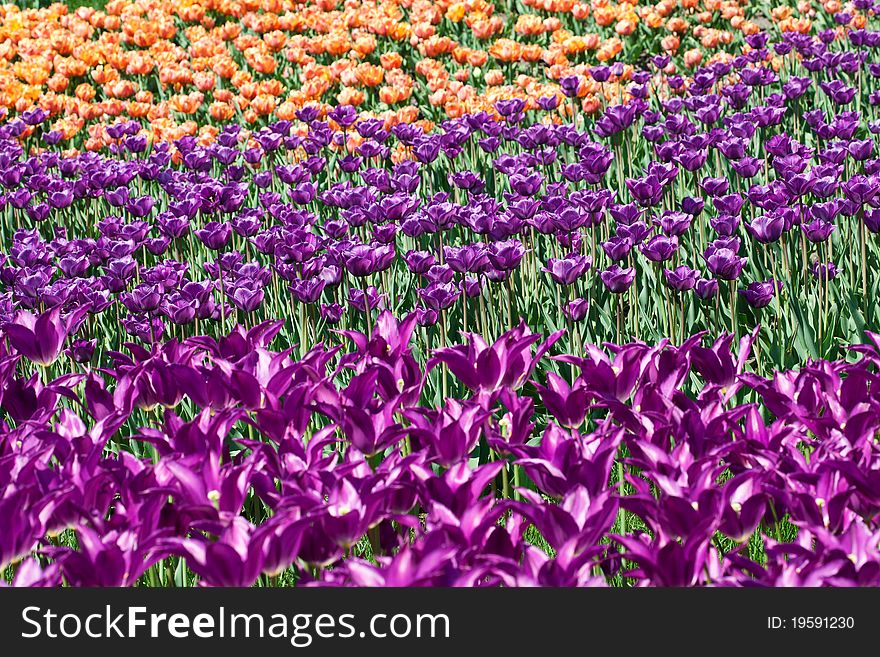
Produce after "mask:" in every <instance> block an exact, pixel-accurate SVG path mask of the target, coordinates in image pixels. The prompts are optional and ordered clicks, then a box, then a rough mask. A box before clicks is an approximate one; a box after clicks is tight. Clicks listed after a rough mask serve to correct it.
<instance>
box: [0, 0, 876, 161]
mask: <svg viewBox="0 0 880 657" xmlns="http://www.w3.org/2000/svg"><path fill="white" fill-rule="evenodd" d="M524 5H525V6H526V7H528V8H529V9H530V10H531V11H532V12H533V13H526V14H519V13H516V12H510V13H504V12H501V11H497V10H496V7H495V5H494V4H493V3H491V2H486V1H485V0H465V1H458V2H450V1H449V0H443V1H442V2H434V1H433V0H405V1H403V2H398V1H396V0H395V1H390V0H366V1H362V0H347V1H346V2H338V1H337V0H321V1H320V2H316V3H303V2H292V1H284V0H245V1H243V2H238V1H233V0H200V1H199V2H169V1H168V0H135V1H134V2H128V1H126V0H111V1H110V2H108V3H107V4H106V6H105V7H104V8H103V9H93V8H90V7H80V8H79V9H77V10H75V11H69V10H68V8H67V7H66V6H65V5H63V4H60V3H58V4H53V5H51V6H50V7H48V8H44V9H20V8H18V7H16V6H13V5H5V6H3V7H0V42H2V46H0V89H2V92H0V106H5V107H8V108H10V110H14V111H16V112H23V111H26V110H28V109H31V108H32V107H34V106H39V107H41V108H43V109H45V110H46V111H49V112H50V113H51V114H52V116H53V121H54V127H55V129H56V130H58V131H59V133H61V134H62V135H63V137H64V139H65V140H69V139H71V138H73V137H74V136H76V135H78V134H79V133H81V132H84V131H87V138H86V139H82V138H78V139H76V140H75V142H76V145H77V147H81V146H80V145H81V144H82V143H83V142H84V143H85V147H86V148H90V149H94V148H100V147H101V146H103V145H104V144H106V143H107V139H106V134H105V133H104V127H105V126H106V125H107V124H111V123H113V122H115V121H116V120H117V117H122V118H128V119H134V120H138V121H142V122H144V124H145V125H147V124H148V125H149V130H150V132H151V135H152V136H153V137H154V138H157V139H169V140H170V139H174V138H178V137H181V136H183V135H185V134H192V135H194V134H196V133H197V132H199V131H200V130H201V134H202V136H203V137H205V138H210V137H211V136H212V135H213V134H215V133H216V128H215V127H214V126H213V125H212V124H214V123H218V122H227V121H236V122H240V123H247V124H256V123H262V122H264V121H266V120H267V118H274V119H292V118H293V113H294V112H295V111H296V109H298V108H300V107H302V106H303V105H304V104H306V103H310V102H320V103H330V104H332V105H336V104H350V105H355V106H360V107H361V108H363V109H367V110H371V111H374V112H377V113H380V114H382V115H383V116H384V117H386V118H392V117H393V118H394V119H395V120H405V121H412V120H413V119H415V118H416V117H418V116H419V115H420V114H422V116H423V117H425V116H426V117H427V118H434V119H436V118H438V117H441V116H460V115H461V114H463V113H465V112H473V111H477V110H480V109H487V108H488V107H490V106H491V104H492V103H493V102H495V101H496V100H499V99H503V98H511V97H519V98H523V99H527V100H529V101H530V103H531V105H534V103H535V101H536V100H537V98H538V97H540V96H542V95H549V94H554V93H558V90H559V84H558V83H559V80H561V79H562V78H563V77H565V76H566V75H581V76H582V77H583V78H584V83H585V84H584V86H583V88H582V89H581V91H580V96H581V97H582V100H583V105H584V107H585V108H586V109H588V110H590V111H594V110H596V109H597V108H598V107H599V106H600V104H602V103H604V101H605V99H606V98H608V99H611V98H616V97H618V95H619V94H620V92H621V89H620V86H619V83H621V82H623V81H625V80H626V79H627V75H628V72H629V71H630V69H631V67H625V68H622V69H621V71H620V72H618V73H616V74H615V76H614V77H613V78H612V79H611V80H610V81H608V80H605V81H601V82H600V81H598V80H595V79H593V78H592V77H591V76H590V75H589V69H590V66H589V64H590V63H594V64H595V63H603V62H604V63H613V62H614V61H622V62H627V63H632V62H633V61H634V60H635V57H636V56H638V55H639V53H640V52H651V51H658V50H661V49H662V50H664V51H666V52H669V53H673V54H674V53H676V52H678V50H679V47H680V44H681V43H682V42H684V43H686V44H693V45H695V46H696V45H697V44H699V48H695V47H691V48H689V49H687V52H683V63H684V65H685V66H686V67H691V68H692V67H694V66H695V65H697V64H699V63H700V61H701V60H702V56H703V52H704V51H706V52H709V53H713V52H726V51H728V50H729V49H732V47H733V45H732V44H734V43H735V42H734V35H741V34H751V33H754V32H757V31H758V27H757V25H756V23H755V22H754V21H751V20H749V19H747V18H745V14H746V7H745V6H744V5H745V3H741V2H738V1H737V0H682V2H680V3H679V2H676V1H675V0H661V1H660V2H658V3H656V4H650V3H648V4H644V5H642V4H638V3H635V2H633V3H630V2H621V3H616V2H613V1H611V0H592V1H591V2H585V1H580V2H574V1H573V0H540V1H538V0H530V1H528V2H525V3H524ZM786 9H787V11H777V12H774V18H777V19H778V20H780V21H782V23H781V26H782V27H783V29H789V28H790V26H789V25H788V23H786V22H785V21H789V22H790V21H791V20H797V21H806V23H805V25H801V27H802V28H803V27H806V29H807V30H809V28H810V25H811V22H810V21H811V16H813V15H815V13H816V10H815V9H814V8H813V7H812V6H811V5H810V3H807V2H802V3H799V5H798V9H797V11H793V9H792V8H786ZM837 9H839V3H838V2H837V0H829V2H827V3H826V9H825V11H829V12H830V11H837ZM820 11H821V10H820ZM823 13H824V12H823ZM867 15H869V12H868V11H865V10H856V11H855V12H854V13H853V14H851V15H850V19H849V23H851V24H853V25H854V26H856V27H858V26H860V25H862V24H864V21H865V18H866V16H867ZM625 43H626V44H627V45H625ZM669 71H670V72H674V71H675V68H674V66H673V67H671V68H670V69H669ZM413 103H415V105H414V104H413ZM431 108H437V110H436V111H433V110H431Z"/></svg>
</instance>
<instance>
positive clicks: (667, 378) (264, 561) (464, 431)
mask: <svg viewBox="0 0 880 657" xmlns="http://www.w3.org/2000/svg"><path fill="white" fill-rule="evenodd" d="M280 324H281V323H280V322H273V323H267V324H261V325H259V326H257V327H255V328H254V329H252V330H250V331H248V332H245V331H243V330H241V329H238V330H236V331H234V332H233V333H232V334H231V335H229V336H228V337H225V338H223V339H221V340H214V339H212V338H207V337H193V338H189V339H187V340H184V341H183V342H178V341H176V340H173V341H170V342H167V343H165V344H164V345H163V346H162V347H161V348H159V349H155V350H153V351H152V352H148V351H146V350H144V349H141V348H137V347H135V346H133V345H130V346H129V354H128V355H126V354H123V353H116V354H114V355H113V364H112V365H111V366H110V367H108V368H105V369H103V370H100V371H98V370H92V369H86V370H84V371H80V372H71V373H68V374H65V375H62V376H60V377H58V378H55V379H49V378H44V374H45V372H40V371H38V372H37V373H35V374H34V375H28V374H25V375H22V374H20V373H18V372H17V369H18V368H20V367H21V365H22V364H23V363H22V361H21V356H20V355H19V354H18V353H15V352H11V353H10V352H7V353H5V354H4V355H3V357H2V359H0V393H2V399H3V406H4V408H5V409H6V410H7V412H8V421H7V423H6V425H5V426H4V428H3V432H2V434H0V490H2V491H3V494H2V498H0V499H2V510H0V512H2V514H3V518H4V532H3V533H2V534H0V564H8V563H10V562H16V561H17V560H18V559H20V558H21V557H26V556H27V555H28V554H29V553H32V552H33V551H35V550H36V552H37V554H38V555H39V556H38V557H36V558H30V557H29V558H27V559H26V560H25V561H23V562H19V563H18V565H17V568H16V574H15V582H16V583H17V584H21V585H55V584H58V583H60V581H61V579H62V577H63V579H64V580H65V581H66V582H68V583H70V584H72V585H79V586H84V585H112V586H120V585H132V584H134V583H135V582H137V581H139V580H141V581H143V580H146V581H152V582H153V583H156V582H157V581H163V582H165V581H167V582H173V583H175V584H177V585H184V584H187V583H189V581H190V578H191V576H192V575H191V573H194V574H195V576H197V577H198V580H199V581H200V582H202V583H203V584H207V585H227V586H228V585H236V586H249V585H252V584H254V583H255V582H256V581H257V580H258V578H260V577H261V576H262V577H263V579H264V580H265V578H266V577H268V578H270V579H272V578H277V577H278V576H279V575H281V574H282V573H283V574H284V576H285V577H288V578H292V579H295V580H296V582H297V583H299V584H307V585H308V584H316V585H318V584H325V585H394V586H410V585H447V586H449V585H457V586H474V585H493V584H506V585H545V586H570V585H604V584H606V583H607V582H610V581H615V580H616V581H617V582H618V583H631V584H635V585H655V586H656V585H660V586H692V585H707V584H712V585H733V586H736V585H743V584H749V585H754V584H760V585H770V586H779V585H813V584H819V583H826V584H834V585H874V586H875V585H877V584H880V550H878V541H880V530H878V527H877V520H876V518H877V507H878V505H880V491H878V489H877V485H876V481H875V479H876V478H875V477H873V476H872V474H871V473H873V472H876V471H877V449H876V445H875V437H874V436H875V434H876V432H877V431H878V430H880V413H878V408H877V402H876V394H874V391H875V388H876V386H878V385H880V381H878V374H877V365H878V364H880V353H878V351H877V346H878V336H874V335H873V334H872V336H871V338H872V340H873V345H872V346H871V347H864V348H862V349H860V350H859V351H860V352H861V358H860V359H859V360H858V361H857V362H855V363H847V362H842V361H838V362H824V361H823V362H817V363H812V364H810V365H808V366H806V367H804V368H802V369H801V370H799V371H787V372H780V373H777V374H775V375H774V377H773V378H771V379H765V378H762V377H760V376H757V375H755V374H752V373H748V372H745V371H744V367H745V366H746V364H747V362H748V361H749V349H750V346H751V337H745V338H743V339H742V340H741V341H740V344H739V347H738V348H737V349H735V350H734V353H731V351H730V349H731V346H732V342H733V341H732V339H731V338H730V337H729V336H728V337H723V338H721V339H719V340H717V341H716V342H715V343H714V344H712V345H711V346H704V345H703V342H704V341H703V340H702V339H701V336H695V337H694V338H691V339H689V340H687V341H686V342H685V343H684V344H683V345H681V346H680V347H674V346H671V345H669V344H667V343H663V344H659V345H657V346H655V347H651V346H648V345H645V344H643V343H635V344H629V345H624V346H620V347H614V348H612V349H611V350H610V352H603V351H602V350H599V349H596V348H590V349H588V351H587V353H586V354H584V355H583V356H580V355H577V356H573V355H557V356H554V357H553V358H549V353H548V352H549V350H551V349H552V347H553V344H554V342H555V340H556V339H557V338H558V336H551V337H550V338H548V339H546V340H542V338H541V336H540V335H537V334H533V333H531V332H529V331H528V329H527V328H526V327H525V326H524V325H521V326H519V327H518V328H516V329H513V330H511V331H508V332H506V333H505V334H504V335H502V336H501V337H500V338H499V339H498V340H497V341H495V342H494V343H492V344H489V343H486V342H485V341H483V340H482V338H480V337H479V336H477V335H474V334H469V335H467V336H466V342H465V343H464V344H461V345H456V346H453V347H449V348H444V349H439V350H437V351H435V352H434V355H433V358H432V359H431V360H430V361H429V363H428V365H427V370H431V369H432V368H436V367H440V366H445V367H448V368H449V370H450V371H451V372H452V373H453V374H454V375H455V376H456V377H457V378H458V379H459V380H460V381H461V383H462V384H463V386H464V388H463V390H462V393H463V394H462V395H460V396H448V397H446V398H444V399H443V400H442V402H441V403H439V404H438V405H436V406H431V405H429V406H424V405H421V404H420V403H419V398H420V394H421V393H422V391H423V386H424V383H425V377H426V370H425V369H423V368H422V367H420V366H419V365H418V363H417V362H416V360H415V358H414V356H413V352H412V350H411V348H410V346H409V342H410V338H411V336H412V333H413V331H414V329H415V326H416V322H415V317H414V316H410V317H408V318H407V319H405V320H403V321H402V322H400V323H398V322H397V321H396V320H394V319H393V317H392V316H391V314H390V313H389V312H385V313H383V314H381V315H380V316H379V318H378V322H377V325H376V327H375V330H374V332H373V334H372V337H368V336H365V335H363V334H361V333H357V332H349V333H347V336H346V337H347V338H348V339H349V341H350V347H349V348H348V349H346V350H343V351H339V350H337V349H327V348H326V347H324V346H323V345H320V344H319V345H318V346H316V347H315V348H313V349H312V350H311V351H310V352H309V353H308V354H307V355H306V356H305V357H304V358H302V359H300V360H296V359H294V358H291V356H290V350H289V349H286V350H283V351H280V352H279V351H274V350H273V349H271V347H270V344H271V342H272V340H273V337H275V336H276V334H277V332H278V330H279V328H280ZM71 328H72V327H71V326H69V325H68V326H67V327H66V328H64V327H62V325H61V324H60V323H59V320H58V317H57V316H53V317H50V318H48V319H46V318H45V317H41V318H40V319H39V320H38V321H37V322H36V323H35V324H34V326H33V329H32V330H33V334H34V335H35V336H36V340H37V344H49V343H54V342H55V341H56V339H57V337H58V335H63V334H64V333H65V332H66V331H67V330H70V329H71ZM9 338H10V341H11V342H12V344H13V345H19V344H20V346H22V347H25V346H26V345H27V344H29V343H28V339H29V336H28V335H26V330H19V331H16V332H12V333H10V334H9ZM536 368H537V369H536ZM538 369H540V370H541V373H540V374H539V373H538ZM569 373H570V375H571V376H570V377H569ZM688 390H690V391H691V392H690V393H689V392H687V391H688ZM528 391H532V392H531V393H530V392H528ZM63 398H67V399H70V400H74V402H75V403H73V404H64V405H63V408H61V407H60V406H61V405H60V404H59V400H61V399H63ZM747 398H751V399H753V400H754V399H758V398H760V399H761V400H762V403H761V404H756V403H754V402H748V401H745V399H747ZM738 400H743V401H738ZM539 408H543V409H545V410H540V411H539V410H538V409H539ZM139 422H146V424H143V425H139V424H138V423H139ZM618 454H622V455H625V456H624V457H623V458H619V459H618ZM609 482H610V485H609ZM71 529H72V530H75V536H76V538H75V541H74V544H73V545H71V544H68V543H66V542H65V537H67V538H69V536H70V532H69V530H71ZM367 552H368V553H369V558H365V553H367Z"/></svg>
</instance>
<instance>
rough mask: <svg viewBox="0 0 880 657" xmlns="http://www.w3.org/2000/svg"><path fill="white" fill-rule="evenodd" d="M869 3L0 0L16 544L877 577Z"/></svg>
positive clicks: (10, 499) (92, 565)
mask: <svg viewBox="0 0 880 657" xmlns="http://www.w3.org/2000/svg"><path fill="white" fill-rule="evenodd" d="M878 79H880V4H878V5H876V6H875V4H874V3H873V2H872V1H869V0H856V1H855V2H847V3H841V2H839V1H838V0H827V1H826V2H824V3H819V2H810V1H809V0H799V1H798V2H797V3H796V4H794V5H787V4H782V3H778V4H777V3H759V2H753V3H747V2H744V1H742V0H740V1H735V0H661V1H660V2H658V3H656V4H650V3H647V4H640V3H635V4H632V3H629V2H624V3H619V4H618V3H614V2H611V1H610V0H593V1H592V2H574V1H573V0H517V1H516V2H507V3H503V4H502V3H498V4H497V5H496V4H493V3H490V2H486V1H485V0H465V1H464V2H450V1H449V0H442V1H432V0H395V1H392V0H372V1H360V0H346V1H345V2H336V1H334V0H319V1H317V2H313V1H311V0H308V1H298V2H292V1H285V0H244V1H242V2H235V1H232V0H205V1H203V2H194V1H192V0H185V1H182V2H173V3H172V2H168V1H166V0H136V1H135V2H128V1H126V0H111V1H110V2H108V3H106V4H105V5H102V6H100V7H99V6H97V5H96V6H95V7H88V6H79V7H74V6H68V5H64V4H60V3H56V4H52V5H48V6H46V5H43V6H41V7H27V6H25V5H21V6H14V5H3V6H2V7H0V90H2V91H0V108H2V109H0V244H2V246H0V419H2V425H0V523H2V524H0V585H14V586H60V585H66V586H75V587H76V586H153V587H156V586H177V587H189V586H254V585H256V586H262V587H280V586H466V587H474V586H554V587H556V586H614V587H636V586H639V587H642V586H821V585H824V586H877V585H880V547H878V545H880V515H878V514H880V477H878V472H880V443H878V440H877V435H878V431H880V306H878V303H877V299H878V293H880V276H878V271H880V237H878V234H880V151H878V148H877V139H878V137H877V135H878V134H880V111H878V107H880V83H878Z"/></svg>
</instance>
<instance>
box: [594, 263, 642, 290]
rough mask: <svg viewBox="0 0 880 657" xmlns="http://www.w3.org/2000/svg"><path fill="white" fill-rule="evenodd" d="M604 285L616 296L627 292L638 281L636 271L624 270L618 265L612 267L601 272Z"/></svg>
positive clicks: (600, 275) (631, 269)
mask: <svg viewBox="0 0 880 657" xmlns="http://www.w3.org/2000/svg"><path fill="white" fill-rule="evenodd" d="M599 278H601V279H602V283H603V284H604V285H605V287H606V288H608V289H609V290H610V291H611V292H613V293H614V294H621V293H623V292H626V291H627V290H628V289H629V287H630V286H631V285H632V284H633V281H635V279H636V270H635V269H633V268H632V267H629V268H626V269H622V268H621V267H620V266H618V265H611V266H610V267H609V268H608V269H606V270H604V271H602V272H599Z"/></svg>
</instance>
